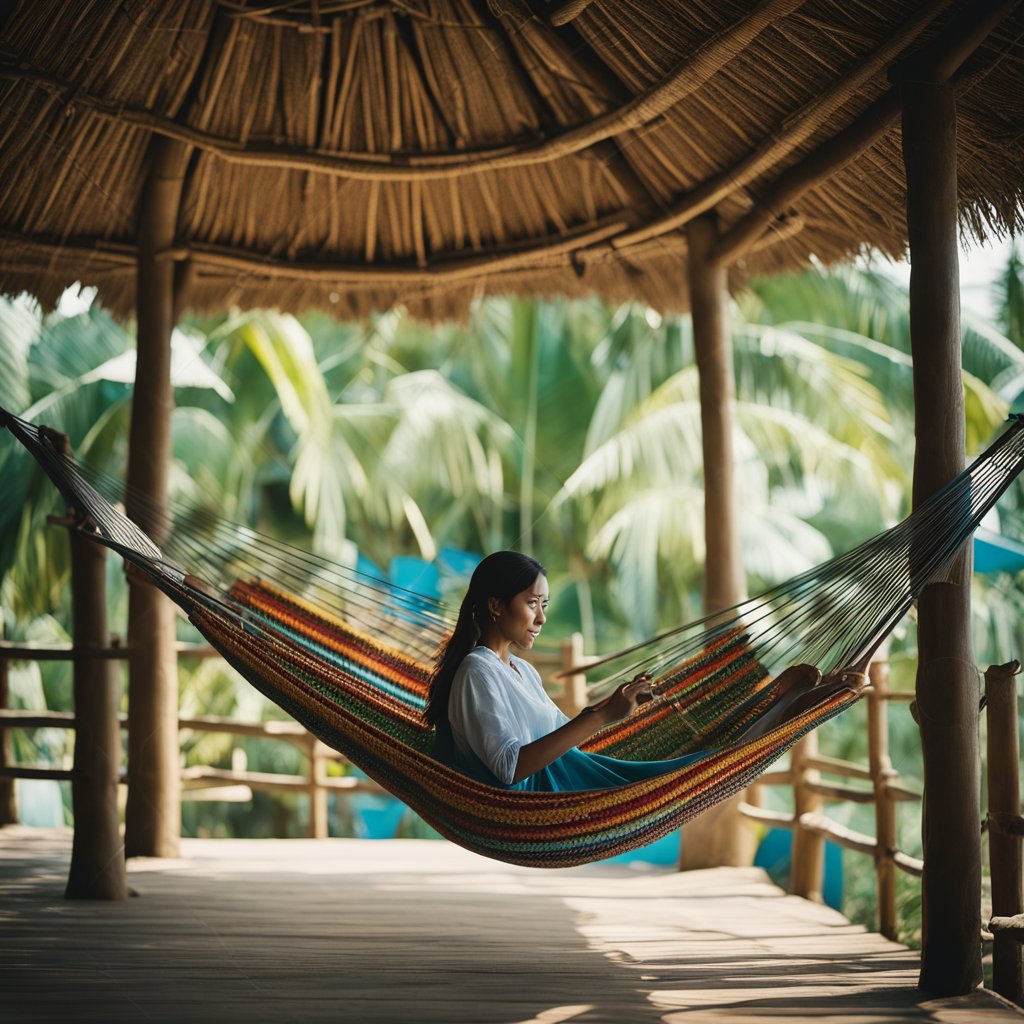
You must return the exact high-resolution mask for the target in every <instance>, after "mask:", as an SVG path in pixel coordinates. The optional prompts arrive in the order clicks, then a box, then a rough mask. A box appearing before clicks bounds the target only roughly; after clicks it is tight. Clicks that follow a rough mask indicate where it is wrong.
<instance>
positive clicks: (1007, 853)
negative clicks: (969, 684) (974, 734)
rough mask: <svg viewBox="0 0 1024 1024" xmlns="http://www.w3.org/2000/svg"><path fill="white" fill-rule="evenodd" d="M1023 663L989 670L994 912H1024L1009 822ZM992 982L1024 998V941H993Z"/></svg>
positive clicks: (998, 935)
mask: <svg viewBox="0 0 1024 1024" xmlns="http://www.w3.org/2000/svg"><path fill="white" fill-rule="evenodd" d="M1019 671H1020V663H1019V662H1016V661H1012V662H1010V663H1009V664H1007V665H992V666H990V667H989V669H988V671H987V672H986V673H985V694H986V695H987V697H988V701H987V704H986V715H987V718H988V810H989V831H988V856H989V870H990V872H991V876H992V916H993V917H1016V916H1018V915H1020V914H1022V913H1024V891H1022V879H1024V872H1022V864H1021V836H1020V835H1019V834H1018V835H1014V834H1013V832H1012V831H1011V830H1010V829H1009V828H1008V827H1007V825H1006V823H1009V822H1011V821H1016V822H1018V823H1019V822H1020V813H1021V807H1020V778H1019V774H1018V773H1019V772H1020V739H1019V737H1018V735H1017V728H1018V721H1019V719H1018V717H1017V680H1016V675H1017V673H1018V672H1019ZM992 987H993V988H994V989H995V990H996V991H997V992H998V993H999V994H1000V995H1001V996H1005V997H1006V998H1007V999H1011V1000H1013V1002H1015V1003H1022V1002H1024V946H1022V945H1021V942H1020V939H1019V938H1018V939H1014V938H1013V937H1012V936H1011V935H1009V934H1007V933H1005V932H999V931H996V932H995V939H994V941H993V944H992Z"/></svg>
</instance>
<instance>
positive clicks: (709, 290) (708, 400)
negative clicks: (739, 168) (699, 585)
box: [680, 213, 757, 869]
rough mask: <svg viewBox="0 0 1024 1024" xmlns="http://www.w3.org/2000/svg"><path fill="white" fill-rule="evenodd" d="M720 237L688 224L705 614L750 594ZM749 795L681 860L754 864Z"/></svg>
mask: <svg viewBox="0 0 1024 1024" xmlns="http://www.w3.org/2000/svg"><path fill="white" fill-rule="evenodd" d="M717 237H718V218H717V217H716V215H715V214H713V213H711V214H706V215H705V216H703V217H698V218H697V219H696V220H694V221H691V222H690V224H689V225H688V226H687V234H686V239H687V246H688V249H689V259H688V260H687V276H688V281H689V289H690V313H691V317H692V320H693V340H694V347H695V349H696V356H697V372H698V375H699V378H700V421H701V439H702V445H703V461H704V538H705V561H704V613H705V614H706V615H710V614H713V613H714V612H718V611H721V610H722V609H724V608H731V607H733V606H734V605H736V604H738V603H739V602H740V601H741V600H742V599H743V597H744V596H745V591H746V581H745V577H744V574H743V562H742V558H741V557H740V546H739V513H738V509H737V507H736V505H737V503H736V481H735V469H734V462H735V460H734V456H733V444H732V435H733V419H734V417H735V409H736V381H735V378H734V375H733V374H734V371H733V359H732V335H731V333H730V327H729V281H728V277H727V274H726V272H725V270H724V269H723V268H721V267H716V266H714V265H712V264H711V263H710V261H709V260H708V253H709V252H710V250H711V248H712V246H713V245H714V243H715V240H716V239H717ZM742 802H743V794H742V793H737V794H735V795H734V796H732V797H730V798H729V799H728V800H726V801H724V802H722V803H720V804H719V805H718V806H717V807H716V808H715V809H714V813H712V814H703V815H700V816H699V817H698V818H696V819H694V820H693V821H691V822H689V823H688V824H687V826H686V841H685V842H684V843H683V844H682V851H681V859H680V867H682V868H685V869H693V868H707V867H722V866H739V865H744V864H752V863H753V860H754V854H755V853H756V851H757V840H756V836H755V835H754V832H753V830H752V829H751V828H750V825H749V823H748V822H747V821H746V820H745V819H744V817H743V815H742V814H740V810H739V808H740V804H741V803H742Z"/></svg>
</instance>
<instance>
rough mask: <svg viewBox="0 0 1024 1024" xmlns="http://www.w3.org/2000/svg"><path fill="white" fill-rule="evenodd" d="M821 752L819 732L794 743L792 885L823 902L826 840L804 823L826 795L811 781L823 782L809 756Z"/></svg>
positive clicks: (792, 888) (794, 889)
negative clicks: (813, 788) (811, 786)
mask: <svg viewBox="0 0 1024 1024" xmlns="http://www.w3.org/2000/svg"><path fill="white" fill-rule="evenodd" d="M817 756H818V734H817V733H816V732H809V733H808V734H807V735H806V736H804V738H803V739H802V740H800V741H799V742H798V743H796V744H795V745H794V747H793V753H792V755H791V760H790V764H791V769H790V770H791V772H792V775H793V852H792V856H791V860H790V872H789V889H790V892H792V893H793V894H794V895H796V896H802V897H803V898H804V899H805V900H813V901H814V902H815V903H822V902H823V901H824V897H823V896H822V891H823V889H824V884H823V878H824V874H825V840H824V839H823V838H822V837H821V836H820V835H818V834H816V833H814V832H811V831H810V830H809V829H805V828H801V827H800V815H801V814H820V813H821V812H822V809H823V808H824V806H825V801H824V799H823V798H822V797H821V796H820V795H819V794H817V793H814V792H812V791H811V790H810V789H809V788H808V786H809V784H810V783H815V782H820V781H821V773H820V772H819V771H818V770H817V769H816V768H808V767H807V760H808V758H812V757H817Z"/></svg>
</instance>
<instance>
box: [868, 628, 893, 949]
mask: <svg viewBox="0 0 1024 1024" xmlns="http://www.w3.org/2000/svg"><path fill="white" fill-rule="evenodd" d="M886 646H887V647H888V644H886ZM868 674H869V677H870V679H871V688H870V689H869V690H868V693H867V713H868V767H869V769H870V771H871V783H872V786H873V788H874V792H875V879H876V886H877V903H878V930H879V931H880V932H881V933H882V934H883V935H884V936H885V937H886V938H887V939H892V940H893V941H894V942H895V941H896V934H897V922H896V865H895V864H894V863H893V860H892V854H893V851H895V849H896V847H897V845H898V841H897V840H898V837H897V835H896V801H895V800H894V799H893V795H892V793H891V792H890V790H889V783H890V782H891V781H892V780H893V778H894V777H895V776H896V774H897V773H896V772H895V771H894V770H893V766H892V760H891V759H890V757H889V721H888V711H889V700H888V696H889V660H888V656H887V655H885V656H883V657H881V658H879V657H877V656H876V658H875V660H874V661H872V663H871V666H870V668H869V670H868Z"/></svg>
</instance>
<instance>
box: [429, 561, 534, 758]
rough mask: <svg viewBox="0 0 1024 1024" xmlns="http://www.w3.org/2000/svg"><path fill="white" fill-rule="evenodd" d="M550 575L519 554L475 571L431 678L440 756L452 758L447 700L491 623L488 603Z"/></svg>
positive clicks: (433, 720)
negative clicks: (459, 670) (460, 672)
mask: <svg viewBox="0 0 1024 1024" xmlns="http://www.w3.org/2000/svg"><path fill="white" fill-rule="evenodd" d="M544 575H547V573H546V571H545V569H544V566H543V565H541V564H540V562H538V561H537V560H536V559H534V558H530V556H529V555H524V554H522V553H521V552H519V551H495V552H494V553H493V554H490V555H488V556H487V557H486V558H485V559H484V560H483V561H482V562H481V563H480V564H479V565H478V566H477V567H476V569H474V570H473V575H472V576H471V577H470V580H469V589H468V590H467V591H466V596H465V597H464V598H463V599H462V607H461V608H459V618H458V620H457V621H456V623H455V629H454V630H453V631H452V634H451V636H449V637H448V639H447V640H445V641H444V642H443V643H442V644H441V646H440V647H439V648H438V650H437V656H436V658H435V659H434V672H433V675H432V676H431V677H430V696H429V699H428V700H427V710H426V718H427V722H429V723H430V725H432V726H434V728H435V729H436V730H437V746H438V752H439V753H441V754H443V755H445V756H450V755H451V754H452V753H453V751H452V749H451V730H450V728H449V725H448V698H449V696H450V694H451V692H452V680H453V679H454V678H455V672H456V671H457V669H458V667H459V666H460V665H461V664H462V661H463V659H464V658H465V657H466V655H467V654H469V652H470V651H471V650H473V648H474V647H476V645H477V642H478V641H479V640H480V635H481V633H483V631H484V629H485V628H486V627H487V625H488V623H489V622H490V621H491V613H490V609H489V608H488V604H487V602H488V601H489V600H490V599H491V598H492V597H496V598H498V599H499V600H501V601H508V600H511V599H512V598H513V597H515V596H516V594H521V593H522V592H523V591H524V590H526V589H527V588H528V587H529V586H530V585H531V584H532V583H533V582H534V580H536V579H537V577H538V576H544Z"/></svg>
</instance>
